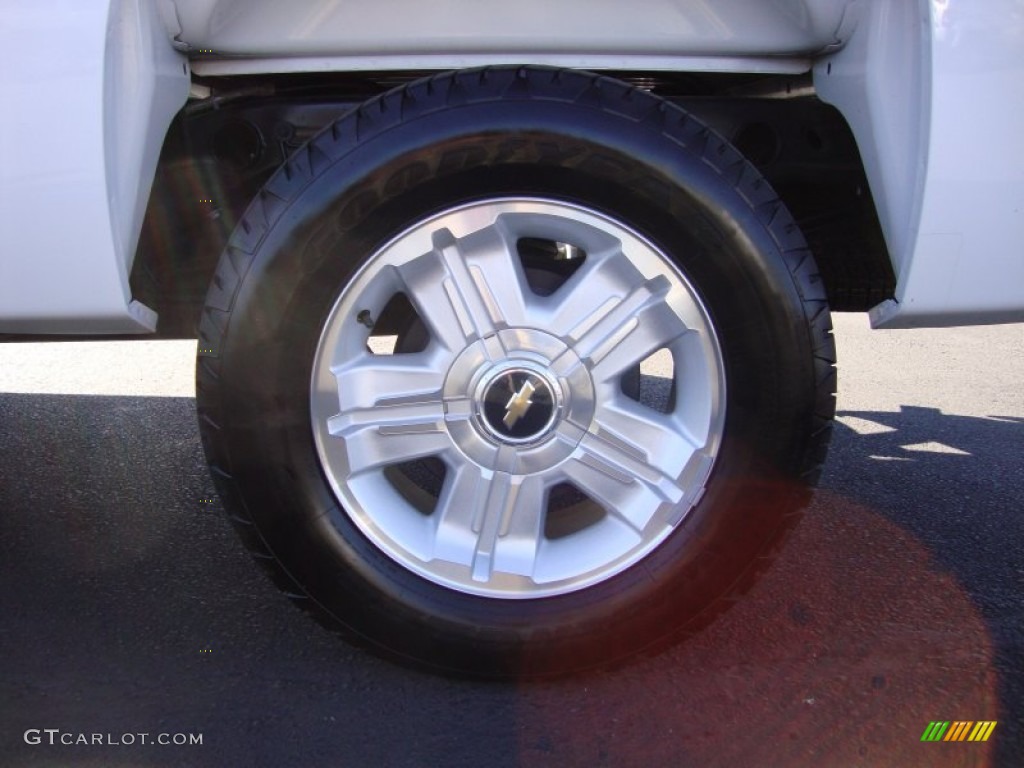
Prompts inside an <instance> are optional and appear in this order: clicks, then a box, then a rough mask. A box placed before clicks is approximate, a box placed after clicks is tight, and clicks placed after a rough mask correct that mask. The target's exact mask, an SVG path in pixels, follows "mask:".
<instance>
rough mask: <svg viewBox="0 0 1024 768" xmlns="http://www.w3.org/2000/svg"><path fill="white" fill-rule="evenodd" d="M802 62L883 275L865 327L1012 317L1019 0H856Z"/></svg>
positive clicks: (1019, 307) (1023, 132) (1017, 223)
mask: <svg viewBox="0 0 1024 768" xmlns="http://www.w3.org/2000/svg"><path fill="white" fill-rule="evenodd" d="M861 10H862V14H861V18H860V20H859V22H858V25H857V28H856V31H855V32H854V33H853V36H852V39H851V40H850V43H849V45H848V46H847V47H846V48H844V49H843V50H842V51H840V52H838V53H836V54H834V55H833V56H830V57H828V58H826V59H824V60H822V61H820V62H819V63H818V64H817V65H816V66H815V70H814V75H815V86H816V87H817V90H818V93H819V95H820V96H821V97H822V98H823V99H825V100H826V101H830V102H832V103H833V104H835V105H836V106H837V107H838V108H839V109H840V111H842V112H843V114H844V116H845V117H846V118H847V121H848V122H849V123H850V126H851V128H852V130H853V133H854V136H855V137H856V139H857V143H858V145H859V146H860V151H861V155H862V157H863V159H864V164H865V167H866V170H867V174H868V179H869V182H870V184H871V189H872V193H873V195H874V198H875V202H876V205H877V206H878V211H879V219H880V221H881V224H882V230H883V232H884V234H885V238H886V242H887V245H888V247H889V252H890V255H891V257H892V260H893V267H894V269H895V272H896V276H897V288H896V298H895V300H894V301H888V302H885V303H883V304H881V305H879V306H878V307H875V308H874V309H873V310H872V311H871V321H872V324H873V325H874V326H875V327H886V328H901V327H923V326H941V325H965V324H972V323H996V322H1011V321H1017V320H1024V140H1022V138H1021V137H1024V6H1021V4H1020V2H1018V1H1017V0H984V2H982V1H981V0H916V2H910V1H909V0H870V1H869V2H865V3H862V6H861Z"/></svg>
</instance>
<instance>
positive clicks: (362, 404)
mask: <svg viewBox="0 0 1024 768" xmlns="http://www.w3.org/2000/svg"><path fill="white" fill-rule="evenodd" d="M439 358H440V356H439V355H434V356H429V355H426V354H422V353H421V354H415V355H366V356H365V357H361V358H359V359H358V360H357V361H356V362H354V363H351V364H349V365H346V366H344V367H339V368H335V369H334V370H333V371H332V372H333V373H334V375H335V378H336V379H337V381H338V399H339V401H340V402H341V403H343V404H344V405H345V406H347V407H349V408H371V407H373V406H377V405H380V406H387V405H389V404H398V403H402V402H410V401H416V400H419V401H423V400H424V399H427V400H435V399H436V400H440V397H441V396H440V394H436V393H439V392H440V391H441V387H442V386H443V385H444V377H445V373H446V370H445V368H444V366H443V361H442V360H440V359H439Z"/></svg>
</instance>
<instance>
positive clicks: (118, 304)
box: [0, 0, 189, 333]
mask: <svg viewBox="0 0 1024 768" xmlns="http://www.w3.org/2000/svg"><path fill="white" fill-rule="evenodd" d="M0 17H2V18H3V19H4V23H3V24H2V25H0V45H2V47H3V50H4V52H5V54H6V56H7V60H8V62H9V65H8V70H7V72H6V73H5V76H4V77H3V79H2V80H0V101H2V103H3V104H4V113H5V117H4V120H3V121H0V232H3V236H4V237H3V241H2V246H0V248H2V251H0V333H133V332H145V331H149V330H152V329H153V328H154V327H155V321H156V317H155V315H154V313H153V312H152V311H150V310H149V309H147V308H146V307H144V306H143V305H141V304H139V303H138V302H132V301H131V296H130V293H129V289H128V272H129V269H130V267H131V262H132V258H133V257H134V254H135V247H136V243H137V240H138V235H139V230H140V228H141V226H142V216H143V214H144V212H145V206H146V201H147V199H148V196H149V190H150V185H151V183H152V179H153V173H154V170H155V168H156V162H157V159H158V157H159V153H160V147H161V145H162V143H163V139H164V135H165V133H166V130H167V126H168V125H169V124H170V121H171V119H172V118H173V116H174V114H175V113H176V112H177V111H178V109H180V108H181V106H182V105H183V104H184V103H185V99H186V98H187V94H188V83H189V74H188V65H187V62H186V61H185V59H184V57H183V56H181V55H180V54H178V53H177V52H175V51H174V49H173V48H172V47H171V45H170V42H169V38H168V34H167V31H166V30H165V29H164V28H163V24H162V23H161V22H160V20H159V18H158V17H157V13H156V9H155V5H154V4H153V3H152V2H150V1H149V0H33V2H31V3H26V2H21V1H20V0H0Z"/></svg>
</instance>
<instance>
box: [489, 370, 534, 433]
mask: <svg viewBox="0 0 1024 768" xmlns="http://www.w3.org/2000/svg"><path fill="white" fill-rule="evenodd" d="M536 391H537V387H535V386H534V385H533V382H532V381H530V380H529V379H527V380H526V381H524V382H523V386H521V387H520V388H519V391H518V392H515V393H513V395H512V397H510V398H509V400H508V402H507V403H505V418H504V419H502V421H503V422H505V426H506V427H508V428H509V429H512V427H514V426H515V425H516V422H517V421H519V420H520V419H521V418H523V416H525V415H526V412H527V411H528V410H530V406H531V405H533V400H531V399H530V398H531V397H533V393H534V392H536ZM498 402H501V401H500V400H499V401H498Z"/></svg>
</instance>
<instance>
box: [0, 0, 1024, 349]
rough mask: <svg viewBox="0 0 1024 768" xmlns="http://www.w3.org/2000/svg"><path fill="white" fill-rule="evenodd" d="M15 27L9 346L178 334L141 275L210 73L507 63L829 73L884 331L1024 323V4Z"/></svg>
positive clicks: (42, 8) (2, 9)
mask: <svg viewBox="0 0 1024 768" xmlns="http://www.w3.org/2000/svg"><path fill="white" fill-rule="evenodd" d="M0 13H2V15H3V18H4V20H5V23H4V24H3V25H2V26H0V41H2V44H3V47H4V49H5V51H7V53H8V60H9V62H11V64H10V65H9V67H8V69H7V72H6V73H5V75H4V76H3V78H2V79H0V99H2V101H3V103H4V105H5V114H6V119H5V120H4V121H3V122H2V123H0V153H2V160H0V231H2V232H3V233H4V244H3V252H2V254H0V333H9V334H26V333H31V334H39V333H53V334H124V333H139V334H144V333H146V332H149V331H152V330H153V329H154V328H155V326H156V321H157V318H156V315H155V313H154V312H153V311H152V310H151V309H150V308H148V307H147V306H145V305H144V304H142V303H141V302H139V301H136V300H135V299H134V298H133V296H132V293H131V290H130V287H129V282H128V276H129V274H130V271H131V268H132V261H133V258H134V255H135V252H136V245H137V241H138V238H139V232H140V228H141V225H142V219H143V215H144V212H145V209H146V205H147V201H148V199H149V193H150V186H151V183H152V179H153V174H154V169H155V168H156V165H157V160H158V157H159V153H160V150H161V146H162V144H163V141H164V137H165V134H166V131H167V129H168V126H169V124H170V123H171V120H172V119H173V117H174V115H175V114H176V113H177V112H178V110H180V109H181V108H182V107H183V106H184V105H185V103H186V101H187V99H188V98H189V86H190V77H191V74H192V73H195V74H197V75H202V76H206V77H220V76H229V75H238V74H245V75H258V74H260V73H282V72H288V73H309V72H350V73H351V72H359V71H363V70H374V71H385V70H396V71H399V70H422V69H430V70H445V69H454V68H462V67H468V66H476V65H481V64H488V63H499V62H500V63H524V64H529V63H539V64H556V65H563V66H572V67H579V68H587V69H595V70H601V69H615V70H618V71H623V70H637V71H646V72H650V71H685V72H777V73H793V74H799V73H803V72H812V73H813V86H814V89H815V91H816V92H817V95H818V97H819V98H820V99H822V100H824V101H826V102H829V103H831V104H834V105H835V106H836V107H838V109H839V110H840V111H841V112H842V114H843V116H844V117H845V119H846V120H847V121H848V123H849V125H850V127H851V129H852V132H853V135H854V137H855V138H856V141H857V145H858V147H859V150H860V153H861V156H862V158H863V162H864V166H865V172H866V175H867V178H868V180H869V182H870V187H871V192H872V194H873V196H874V199H875V201H876V206H877V213H878V219H879V222H880V224H881V228H882V232H883V234H884V237H885V242H886V246H887V248H888V252H889V258H890V259H891V262H892V267H893V272H894V274H895V276H896V279H897V282H896V290H895V295H894V296H893V297H892V298H891V299H890V300H888V301H885V302H883V303H881V304H879V305H877V306H875V307H874V309H873V310H872V311H871V319H872V322H873V324H874V325H875V326H877V327H919V326H934V325H954V324H972V323H989V322H1008V321H1016V320H1022V319H1024V248H1022V245H1021V244H1022V243H1024V141H1022V140H1021V137H1022V136H1024V9H1022V7H1021V5H1020V3H1019V2H1016V1H1015V0H983V1H979V0H778V1H777V2H770V3H769V2H763V0H728V2H714V3H712V2H710V1H709V0H700V1H699V2H698V1H694V2H689V3H683V4H679V3H673V2H668V1H667V0H665V1H658V2H647V3H643V4H640V5H637V4H632V5H630V4H623V3H618V2H605V1H604V0H601V2H591V3H586V4H583V3H564V2H563V3H552V2H550V1H547V2H544V1H542V0H524V1H523V2H519V3H516V4H508V3H499V2H496V1H495V0H486V1H479V2H457V3H446V4H441V5H440V6H423V5H422V4H417V3H412V2H407V1H399V2H368V1H367V0H349V1H348V2H342V3H336V2H327V0H306V1H305V2H301V3H288V4H285V3H276V2H271V1H270V0H259V1H258V2H256V1H254V2H243V1H242V0H75V1H74V2H69V1H68V0H37V1H36V2H33V3H24V2H19V1H18V0H3V1H2V2H0ZM193 95H195V96H201V95H202V89H201V88H200V89H195V90H194V91H193Z"/></svg>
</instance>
